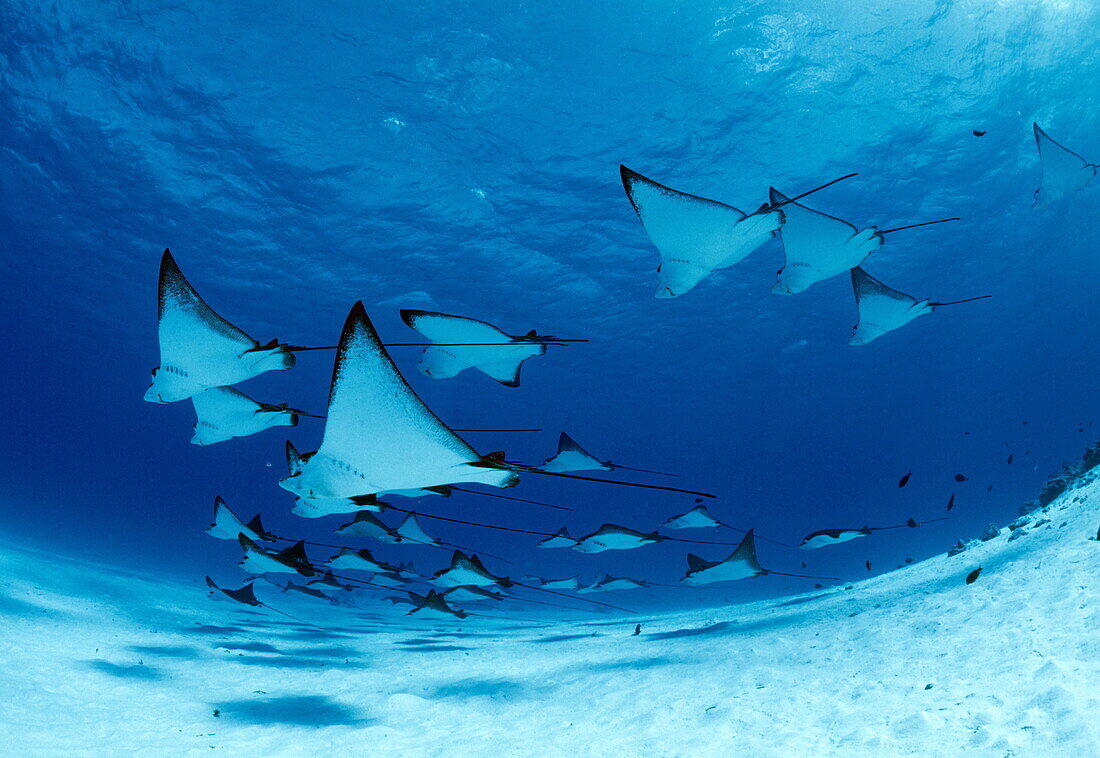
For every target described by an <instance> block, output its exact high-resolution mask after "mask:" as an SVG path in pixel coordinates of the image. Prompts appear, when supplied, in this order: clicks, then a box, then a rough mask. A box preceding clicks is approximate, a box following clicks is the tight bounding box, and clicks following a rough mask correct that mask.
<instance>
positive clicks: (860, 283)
mask: <svg viewBox="0 0 1100 758" xmlns="http://www.w3.org/2000/svg"><path fill="white" fill-rule="evenodd" d="M851 275H852V290H853V291H854V292H855V296H856V310H857V311H858V312H859V322H858V323H857V324H856V326H855V329H854V331H853V333H852V338H851V339H850V340H849V341H848V344H849V345H866V344H867V343H869V342H872V341H874V340H875V339H877V338H879V337H881V336H882V335H884V334H886V333H887V332H892V331H893V330H895V329H898V328H900V327H902V326H905V325H906V324H908V323H909V322H910V321H912V320H913V319H915V318H917V317H918V316H923V315H925V314H926V313H932V312H933V311H934V310H935V309H936V308H937V307H940V306H944V305H957V304H958V303H966V302H970V301H972V300H982V299H985V298H988V297H991V295H981V296H979V297H973V298H967V299H966V300H956V301H953V302H944V303H937V302H932V301H931V300H928V299H925V300H919V301H918V300H917V299H916V298H914V297H912V296H910V295H907V294H905V293H904V292H900V291H898V290H896V289H893V288H891V287H887V286H886V285H885V284H883V283H882V282H880V281H879V280H877V279H875V278H874V277H873V276H871V275H870V274H868V273H867V272H866V271H864V270H863V269H862V268H860V267H858V266H857V267H855V268H853V269H852V272H851Z"/></svg>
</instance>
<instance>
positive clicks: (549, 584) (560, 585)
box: [540, 576, 581, 590]
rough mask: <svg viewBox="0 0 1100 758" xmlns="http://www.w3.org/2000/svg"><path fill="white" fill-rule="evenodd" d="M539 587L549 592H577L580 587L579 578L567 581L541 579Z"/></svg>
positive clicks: (571, 578) (575, 577)
mask: <svg viewBox="0 0 1100 758" xmlns="http://www.w3.org/2000/svg"><path fill="white" fill-rule="evenodd" d="M540 586H542V587H546V588H547V589H550V590H578V589H580V587H581V581H580V576H571V577H569V578H568V579H542V580H540Z"/></svg>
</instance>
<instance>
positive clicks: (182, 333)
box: [157, 250, 259, 365]
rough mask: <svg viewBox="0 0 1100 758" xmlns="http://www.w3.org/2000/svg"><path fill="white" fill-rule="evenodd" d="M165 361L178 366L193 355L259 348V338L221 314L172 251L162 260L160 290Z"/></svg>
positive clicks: (161, 331)
mask: <svg viewBox="0 0 1100 758" xmlns="http://www.w3.org/2000/svg"><path fill="white" fill-rule="evenodd" d="M157 317H158V320H159V333H160V348H161V363H162V364H166V365H174V364H175V363H177V362H181V361H184V362H185V361H186V360H187V359H188V358H189V357H195V353H198V355H199V356H203V357H205V356H207V355H218V356H220V355H224V354H229V355H231V356H236V355H239V354H240V353H242V352H244V351H246V350H251V349H254V348H256V347H259V343H257V342H256V340H254V339H252V338H251V337H249V336H248V335H247V334H245V333H244V332H243V331H241V330H240V329H238V328H237V327H235V326H233V324H231V323H229V322H228V321H226V320H225V319H224V318H222V317H221V316H219V315H218V314H217V313H215V312H214V310H213V309H212V308H211V307H210V306H209V305H207V304H206V302H205V301H204V300H203V299H202V298H201V297H200V296H199V293H198V292H196V291H195V288H194V287H192V286H191V283H190V282H188V281H187V279H186V278H185V277H184V275H183V273H182V272H181V271H180V269H179V266H177V265H176V261H175V259H174V258H173V257H172V254H171V253H170V252H169V251H168V250H165V251H164V255H163V257H162V258H161V261H160V283H159V286H158V292H157Z"/></svg>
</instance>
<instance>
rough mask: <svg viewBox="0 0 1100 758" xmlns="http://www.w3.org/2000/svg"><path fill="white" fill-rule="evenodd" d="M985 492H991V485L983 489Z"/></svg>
mask: <svg viewBox="0 0 1100 758" xmlns="http://www.w3.org/2000/svg"><path fill="white" fill-rule="evenodd" d="M985 491H986V492H992V491H993V485H992V484H991V485H989V486H988V487H986V488H985Z"/></svg>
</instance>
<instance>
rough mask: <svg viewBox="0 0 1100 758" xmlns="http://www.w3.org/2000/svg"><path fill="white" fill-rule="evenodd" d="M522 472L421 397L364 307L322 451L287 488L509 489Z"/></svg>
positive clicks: (340, 353)
mask: <svg viewBox="0 0 1100 758" xmlns="http://www.w3.org/2000/svg"><path fill="white" fill-rule="evenodd" d="M517 481H518V477H517V476H516V474H515V473H514V472H512V471H509V470H504V469H501V468H500V467H486V466H484V465H482V458H481V456H480V455H478V453H477V452H476V451H475V450H474V449H473V448H472V447H470V446H469V445H468V444H466V442H465V441H463V440H462V438H460V437H459V436H458V435H456V434H455V433H454V432H452V431H451V430H450V429H449V428H447V426H446V425H445V424H444V423H443V422H442V421H440V420H439V418H438V417H437V416H436V415H435V414H434V413H432V412H431V411H430V410H429V409H428V407H427V406H425V405H424V403H423V402H422V401H421V400H420V398H419V397H417V395H416V393H415V392H413V390H412V388H411V387H410V386H409V385H408V383H407V382H406V381H405V379H404V377H402V376H401V373H400V372H399V371H398V370H397V367H396V366H395V365H394V363H393V361H392V360H391V359H390V357H389V355H388V354H387V353H386V351H385V350H384V349H383V348H382V345H381V342H380V340H379V339H378V334H377V333H376V332H375V330H374V327H373V325H372V324H371V322H370V319H369V318H368V317H367V314H366V311H365V310H364V308H363V304H362V302H358V303H356V304H355V306H354V307H353V308H352V309H351V312H350V313H349V314H348V318H347V321H346V322H345V324H344V329H343V332H342V334H341V338H340V349H339V350H337V353H336V360H335V365H334V367H333V377H332V389H331V392H330V395H329V407H328V419H327V421H326V422H325V432H324V438H323V441H322V443H321V447H320V449H319V450H318V451H317V452H316V453H315V454H314V455H313V456H311V457H310V458H309V459H308V460H306V461H305V462H304V463H303V465H302V466H301V469H300V471H299V472H297V473H292V474H291V475H290V476H288V477H287V478H285V479H283V480H282V481H281V482H280V485H281V486H282V487H284V488H285V489H287V490H289V491H291V492H294V493H295V494H297V495H306V496H310V497H328V498H339V497H352V496H355V495H360V494H363V493H366V492H375V493H376V492H382V491H386V490H401V489H421V488H425V487H432V486H438V485H446V484H457V483H460V482H461V483H474V482H476V483H481V484H487V485H490V486H494V487H503V486H508V485H511V484H514V483H515V482H517Z"/></svg>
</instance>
